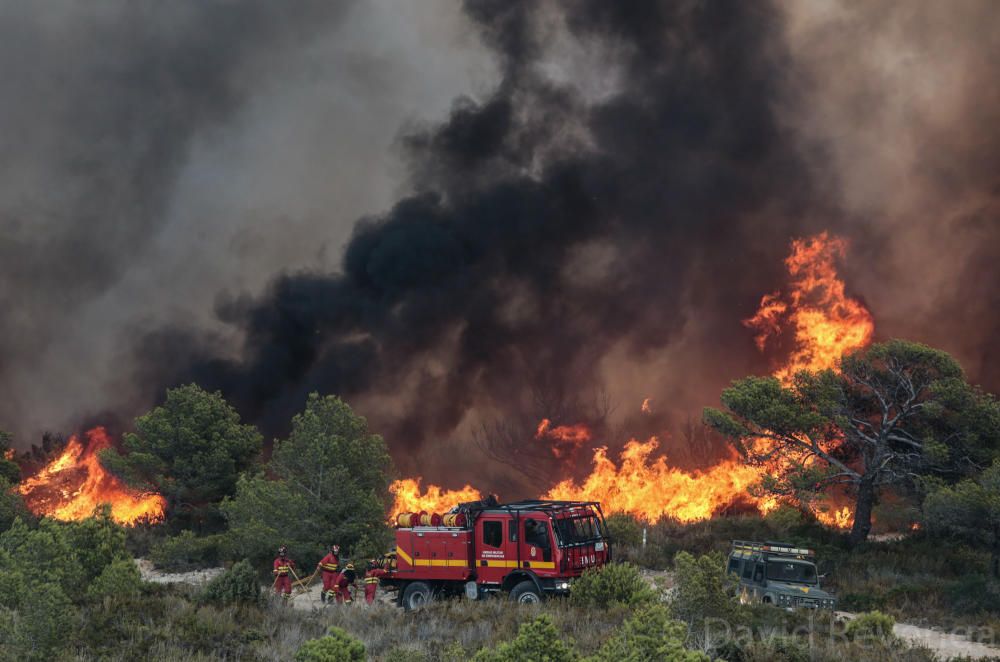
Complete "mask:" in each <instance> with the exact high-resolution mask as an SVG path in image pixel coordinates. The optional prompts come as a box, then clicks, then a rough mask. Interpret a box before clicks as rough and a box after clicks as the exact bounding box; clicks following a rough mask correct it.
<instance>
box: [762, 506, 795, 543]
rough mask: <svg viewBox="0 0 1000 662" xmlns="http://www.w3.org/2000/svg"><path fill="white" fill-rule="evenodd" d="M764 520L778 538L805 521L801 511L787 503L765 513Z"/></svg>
mask: <svg viewBox="0 0 1000 662" xmlns="http://www.w3.org/2000/svg"><path fill="white" fill-rule="evenodd" d="M764 522H766V523H767V525H768V527H769V528H770V529H771V530H772V531H773V532H774V533H775V534H777V535H778V536H779V537H780V538H784V537H786V536H787V535H788V534H789V533H790V532H791V531H792V530H793V529H797V528H798V527H801V526H802V525H803V524H804V523H805V517H804V516H803V515H802V511H801V510H799V509H798V508H795V507H794V506H790V505H788V504H781V505H780V506H778V507H777V508H775V509H774V510H772V511H771V512H769V513H768V514H767V515H765V516H764Z"/></svg>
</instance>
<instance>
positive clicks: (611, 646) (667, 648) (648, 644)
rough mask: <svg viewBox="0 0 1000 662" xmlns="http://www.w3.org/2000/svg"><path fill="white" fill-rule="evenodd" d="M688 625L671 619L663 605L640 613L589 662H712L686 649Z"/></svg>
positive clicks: (700, 654)
mask: <svg viewBox="0 0 1000 662" xmlns="http://www.w3.org/2000/svg"><path fill="white" fill-rule="evenodd" d="M686 637H687V626H686V625H685V624H684V623H681V622H680V621H674V620H671V618H670V614H669V612H668V611H667V608H666V607H664V606H663V605H650V606H647V607H644V608H642V609H640V610H639V611H637V612H636V613H635V614H634V615H633V616H632V617H631V618H629V619H628V620H627V621H625V623H624V624H623V625H622V627H621V629H620V630H618V631H617V632H616V633H615V634H614V636H612V637H611V638H610V639H608V641H607V642H606V643H605V644H604V646H602V647H601V649H600V650H599V651H598V652H597V654H596V655H595V656H593V657H591V658H588V662H619V661H623V662H643V661H644V660H658V661H661V660H662V661H663V662H709V657H708V656H707V655H705V654H703V653H699V652H696V651H691V650H686V649H685V648H684V640H685V639H686Z"/></svg>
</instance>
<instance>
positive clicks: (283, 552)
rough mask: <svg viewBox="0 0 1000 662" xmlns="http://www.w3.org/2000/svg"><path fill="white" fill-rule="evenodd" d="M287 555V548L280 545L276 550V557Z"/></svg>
mask: <svg viewBox="0 0 1000 662" xmlns="http://www.w3.org/2000/svg"><path fill="white" fill-rule="evenodd" d="M287 554H288V548H287V547H285V546H284V545H282V546H281V547H279V548H278V556H285V555H287Z"/></svg>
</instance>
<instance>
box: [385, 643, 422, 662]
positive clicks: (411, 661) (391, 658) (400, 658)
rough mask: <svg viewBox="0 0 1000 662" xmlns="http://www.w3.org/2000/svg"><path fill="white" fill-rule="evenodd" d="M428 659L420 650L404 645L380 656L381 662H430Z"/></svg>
mask: <svg viewBox="0 0 1000 662" xmlns="http://www.w3.org/2000/svg"><path fill="white" fill-rule="evenodd" d="M430 659H431V658H430V657H429V656H428V655H427V653H425V652H423V651H422V650H419V649H417V648H409V647H406V646H397V647H396V648H393V649H392V650H390V651H389V652H387V653H386V654H385V655H384V656H382V662H430Z"/></svg>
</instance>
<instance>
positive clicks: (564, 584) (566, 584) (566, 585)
mask: <svg viewBox="0 0 1000 662" xmlns="http://www.w3.org/2000/svg"><path fill="white" fill-rule="evenodd" d="M556 588H557V589H559V590H560V591H565V590H568V589H569V582H559V583H558V584H556Z"/></svg>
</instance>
